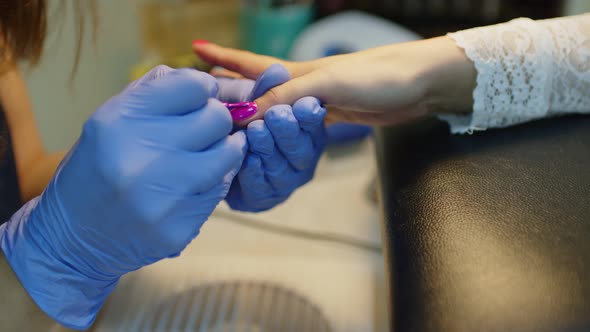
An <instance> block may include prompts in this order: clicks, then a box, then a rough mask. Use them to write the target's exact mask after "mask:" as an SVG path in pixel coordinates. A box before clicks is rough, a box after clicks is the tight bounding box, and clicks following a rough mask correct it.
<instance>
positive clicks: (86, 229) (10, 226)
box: [0, 66, 247, 329]
mask: <svg viewBox="0 0 590 332" xmlns="http://www.w3.org/2000/svg"><path fill="white" fill-rule="evenodd" d="M217 90H218V86H217V81H216V80H215V79H214V78H213V77H212V76H210V75H208V74H205V73H201V72H198V71H196V70H191V69H179V70H172V69H170V68H168V67H163V66H162V67H157V68H155V69H154V70H152V71H151V72H150V73H148V74H147V75H146V76H145V77H144V78H142V79H140V80H139V81H137V82H135V83H133V84H131V85H130V86H129V87H128V88H127V89H126V90H125V91H123V92H122V93H121V94H119V95H117V96H115V97H113V98H112V99H111V100H109V101H108V102H106V103H105V104H104V105H103V106H101V107H100V108H99V109H98V110H97V111H96V112H95V113H94V114H93V115H92V116H91V117H90V118H89V119H88V121H87V122H86V124H85V125H84V129H83V131H82V134H81V136H80V138H79V139H78V141H77V143H76V144H75V146H74V147H73V148H72V149H71V151H70V152H69V153H68V155H67V156H66V157H65V159H64V161H63V162H62V163H61V165H60V166H59V168H58V170H57V171H56V173H55V175H54V177H53V179H52V180H51V182H50V184H49V186H48V187H47V188H46V189H45V191H44V193H43V194H42V195H41V196H40V197H38V198H36V199H33V200H32V201H30V202H29V203H27V204H26V205H25V206H24V207H23V208H22V209H21V210H20V211H19V212H17V213H16V214H15V215H14V216H13V217H12V218H11V220H10V221H9V222H8V223H6V224H4V225H2V226H1V227H0V247H1V248H2V250H3V251H4V254H5V257H6V259H7V261H8V262H9V264H10V265H11V267H12V269H13V270H14V272H15V273H16V275H17V276H18V278H19V279H20V281H21V283H22V285H23V286H24V288H25V289H26V290H27V291H28V293H29V294H30V295H31V297H32V298H33V300H34V301H35V302H36V303H37V304H38V305H39V307H40V308H41V309H43V310H44V311H45V312H46V313H47V314H48V315H49V316H50V317H52V318H53V319H55V320H56V321H58V322H59V323H61V324H63V325H65V326H67V327H71V328H79V329H84V328H88V327H89V326H90V325H91V324H92V322H93V321H94V319H95V318H96V314H97V312H98V311H99V309H100V307H101V306H102V304H103V303H104V301H105V299H106V298H107V296H108V295H109V294H110V293H111V291H112V290H113V289H114V288H115V286H116V285H117V282H118V280H119V278H120V277H121V276H122V275H124V274H125V273H128V272H130V271H134V270H137V269H139V268H141V267H143V266H145V265H148V264H152V263H154V262H156V261H158V260H161V259H163V258H167V257H174V256H177V255H179V254H180V252H181V251H182V250H183V249H184V248H185V247H186V246H187V245H188V244H189V243H190V242H191V240H192V239H193V238H195V237H196V236H197V234H198V233H199V230H200V228H201V226H202V225H203V223H204V222H205V221H206V220H207V219H208V218H209V215H210V214H211V213H212V212H213V209H214V208H215V207H216V206H217V204H218V203H219V202H220V201H221V200H222V199H223V198H224V197H225V196H226V194H227V192H228V190H229V187H230V184H231V182H232V180H233V178H234V176H235V174H236V173H237V172H238V170H239V168H240V166H241V163H242V161H243V158H244V155H245V153H246V149H247V142H246V136H245V135H244V133H243V132H237V133H235V134H233V135H230V132H231V130H232V119H231V116H230V113H229V111H228V110H227V108H225V107H224V106H223V105H222V104H221V103H220V102H219V101H218V100H216V99H213V98H212V97H214V96H215V95H216V94H217Z"/></svg>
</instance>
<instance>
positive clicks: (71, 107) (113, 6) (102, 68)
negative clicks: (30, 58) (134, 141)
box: [25, 0, 140, 149]
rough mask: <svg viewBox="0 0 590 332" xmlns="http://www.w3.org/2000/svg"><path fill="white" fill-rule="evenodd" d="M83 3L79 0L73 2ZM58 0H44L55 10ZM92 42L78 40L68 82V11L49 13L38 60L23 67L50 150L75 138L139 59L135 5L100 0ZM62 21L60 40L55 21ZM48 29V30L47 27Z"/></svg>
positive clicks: (71, 31) (70, 23)
mask: <svg viewBox="0 0 590 332" xmlns="http://www.w3.org/2000/svg"><path fill="white" fill-rule="evenodd" d="M75 1H83V0H75ZM59 2H66V3H71V2H70V1H63V0H50V1H49V4H50V8H55V4H57V3H59ZM97 3H98V7H99V16H100V22H99V30H98V35H97V41H96V44H94V45H93V43H92V40H91V34H90V32H89V31H88V30H89V29H87V32H88V33H87V36H86V38H85V42H84V44H83V54H82V59H81V62H80V66H79V68H78V71H77V74H76V78H75V81H73V84H70V81H69V77H70V72H71V69H72V62H73V59H74V54H75V53H74V50H75V45H76V41H75V32H74V31H75V29H77V27H76V26H75V25H74V22H73V14H72V12H71V10H70V11H68V12H67V13H58V14H59V15H55V11H53V14H52V15H50V18H49V19H50V25H51V26H50V30H54V31H53V32H52V33H50V35H49V38H48V40H47V44H46V51H45V54H44V58H43V60H42V62H41V64H40V65H39V66H38V67H37V68H34V69H31V70H25V76H26V79H27V84H28V87H29V91H30V94H31V98H32V100H33V106H34V110H35V114H36V116H37V122H38V124H39V127H40V130H41V133H42V136H43V139H44V141H45V143H46V145H47V147H48V148H50V149H65V148H68V147H69V146H70V145H71V144H72V143H73V142H74V140H75V139H76V138H77V137H78V134H79V132H80V128H81V126H82V124H83V122H84V120H85V119H86V118H87V117H88V116H89V115H90V114H91V113H92V112H93V111H94V110H95V109H96V108H97V107H98V106H100V105H101V104H102V103H103V102H104V101H106V100H107V99H108V98H109V97H110V96H112V95H113V94H116V93H117V92H118V91H120V90H121V88H122V87H124V86H125V85H126V83H127V82H128V73H129V69H130V68H131V66H133V65H134V64H136V63H137V62H138V61H139V58H140V43H139V35H138V21H137V15H136V13H135V5H134V4H133V2H132V1H128V0H100V1H97ZM61 20H63V24H64V25H63V29H62V33H61V36H60V38H57V35H58V34H57V33H56V32H57V30H58V29H55V24H57V22H58V21H61ZM52 27H53V28H52Z"/></svg>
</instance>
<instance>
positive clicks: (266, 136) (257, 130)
mask: <svg viewBox="0 0 590 332" xmlns="http://www.w3.org/2000/svg"><path fill="white" fill-rule="evenodd" d="M218 80H219V84H220V89H219V93H218V98H219V99H220V100H223V101H228V102H236V101H244V100H254V99H256V98H258V97H259V96H261V95H262V94H264V93H265V92H266V91H268V90H269V89H271V88H273V87H275V86H277V85H279V84H282V83H284V82H286V81H288V80H289V74H288V72H287V70H286V69H285V68H284V67H282V66H281V65H273V66H271V67H270V68H268V69H267V70H266V71H265V72H264V73H263V74H262V75H261V76H260V77H259V78H258V80H257V81H256V84H255V85H254V83H253V81H250V80H246V79H229V78H219V79H218ZM325 116H326V110H325V109H324V108H323V107H322V106H321V105H320V103H319V101H318V100H317V99H316V98H313V97H305V98H302V99H300V100H298V101H297V102H296V103H295V104H294V105H292V106H291V105H275V106H273V107H271V108H270V109H269V110H268V111H267V112H266V114H265V116H264V120H256V121H253V122H251V123H250V124H249V125H248V127H247V128H246V129H245V131H246V135H247V137H248V143H249V150H248V154H247V156H246V159H245V161H244V163H243V165H242V168H241V170H240V172H239V173H238V176H237V177H236V179H235V180H234V182H233V183H232V186H231V188H230V191H229V194H228V196H227V197H226V201H227V202H228V204H229V205H230V207H231V208H232V209H235V210H240V211H249V212H258V211H264V210H268V209H270V208H272V207H274V206H276V205H278V204H280V203H282V202H284V201H285V200H286V199H287V198H288V197H289V196H290V195H291V194H292V193H293V192H294V191H295V190H296V189H297V188H299V187H301V186H303V185H304V184H306V183H307V182H309V181H310V180H311V179H312V178H313V175H314V172H315V169H316V167H317V163H318V161H319V159H320V156H321V154H322V152H323V151H324V148H325V145H326V140H327V139H326V130H325V127H324V118H325Z"/></svg>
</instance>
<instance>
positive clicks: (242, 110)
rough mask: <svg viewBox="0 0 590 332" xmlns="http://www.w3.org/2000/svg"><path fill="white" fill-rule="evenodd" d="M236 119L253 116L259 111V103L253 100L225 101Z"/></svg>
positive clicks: (240, 119)
mask: <svg viewBox="0 0 590 332" xmlns="http://www.w3.org/2000/svg"><path fill="white" fill-rule="evenodd" d="M223 105H225V107H227V109H229V112H230V114H231V117H232V119H233V120H234V121H242V120H246V119H248V118H250V117H252V116H253V115H254V114H256V112H257V111H258V105H256V103H255V102H253V101H244V102H240V103H223Z"/></svg>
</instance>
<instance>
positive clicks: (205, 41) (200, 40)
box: [193, 39, 209, 46]
mask: <svg viewBox="0 0 590 332" xmlns="http://www.w3.org/2000/svg"><path fill="white" fill-rule="evenodd" d="M207 44H209V41H208V40H204V39H197V40H193V46H197V45H207Z"/></svg>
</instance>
